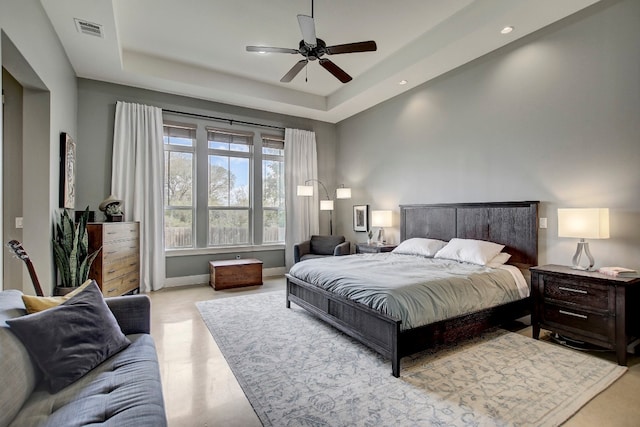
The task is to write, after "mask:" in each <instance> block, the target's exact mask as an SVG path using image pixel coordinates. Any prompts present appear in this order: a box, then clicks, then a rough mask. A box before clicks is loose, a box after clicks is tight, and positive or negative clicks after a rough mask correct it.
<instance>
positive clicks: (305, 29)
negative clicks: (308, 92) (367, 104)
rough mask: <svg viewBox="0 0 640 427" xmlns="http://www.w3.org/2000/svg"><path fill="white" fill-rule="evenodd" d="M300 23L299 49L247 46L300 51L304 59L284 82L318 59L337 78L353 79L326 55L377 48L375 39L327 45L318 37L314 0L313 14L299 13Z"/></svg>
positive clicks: (249, 48) (258, 49) (261, 50)
mask: <svg viewBox="0 0 640 427" xmlns="http://www.w3.org/2000/svg"><path fill="white" fill-rule="evenodd" d="M298 24H299V25H300V31H301V32H302V40H300V43H299V44H298V49H288V48H283V47H267V46H247V51H248V52H258V53H267V52H274V53H293V54H296V53H299V54H300V55H302V56H304V59H301V60H300V61H298V62H297V63H296V64H295V65H294V66H293V67H292V68H291V69H290V70H289V71H288V72H287V74H285V75H284V76H283V77H282V78H281V79H280V81H281V82H282V83H289V82H290V81H291V80H293V78H294V77H295V76H297V75H298V73H299V72H300V71H301V70H302V69H303V68H304V67H305V66H306V65H307V64H308V63H309V61H315V60H316V59H317V60H318V62H319V63H320V65H321V66H322V67H323V68H324V69H325V70H327V71H328V72H330V73H331V74H333V75H334V76H335V78H337V79H338V80H340V81H341V82H342V83H347V82H349V81H351V76H350V75H349V74H347V73H346V71H344V70H343V69H342V68H340V67H338V66H337V65H336V64H335V63H333V62H332V61H331V60H329V59H327V58H323V56H324V55H337V54H341V53H355V52H373V51H375V50H376V49H377V46H376V42H374V41H373V40H369V41H364V42H357V43H347V44H339V45H335V46H327V45H326V43H325V42H324V40H322V39H319V38H316V25H315V23H314V21H313V0H311V16H308V15H298Z"/></svg>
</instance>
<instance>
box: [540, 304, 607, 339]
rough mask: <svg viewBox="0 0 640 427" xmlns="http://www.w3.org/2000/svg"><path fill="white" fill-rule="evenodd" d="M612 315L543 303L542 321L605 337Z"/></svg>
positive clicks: (550, 324)
mask: <svg viewBox="0 0 640 427" xmlns="http://www.w3.org/2000/svg"><path fill="white" fill-rule="evenodd" d="M613 319H614V318H612V317H610V316H606V315H602V314H594V313H589V312H588V311H584V310H580V309H576V308H566V307H561V306H558V305H554V304H545V306H544V312H543V323H545V324H547V325H549V326H553V325H554V324H555V325H561V326H562V327H563V328H564V329H570V330H571V329H573V330H574V332H589V333H592V334H596V335H600V336H601V337H602V338H603V339H606V337H608V334H609V332H608V331H609V330H611V325H610V322H613Z"/></svg>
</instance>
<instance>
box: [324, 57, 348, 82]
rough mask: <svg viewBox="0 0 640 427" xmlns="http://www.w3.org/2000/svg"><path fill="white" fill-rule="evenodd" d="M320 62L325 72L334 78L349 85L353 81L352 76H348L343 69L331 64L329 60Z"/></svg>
mask: <svg viewBox="0 0 640 427" xmlns="http://www.w3.org/2000/svg"><path fill="white" fill-rule="evenodd" d="M318 62H320V65H322V67H323V68H324V69H325V70H327V71H328V72H330V73H331V74H333V75H334V77H335V78H336V79H338V80H340V81H341V82H342V83H348V82H350V81H351V76H350V75H349V74H347V73H346V72H345V71H344V70H343V69H342V68H340V67H338V66H337V65H336V64H334V63H333V62H331V61H330V60H329V59H327V58H322V59H319V60H318Z"/></svg>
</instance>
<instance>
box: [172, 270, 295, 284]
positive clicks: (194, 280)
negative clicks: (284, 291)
mask: <svg viewBox="0 0 640 427" xmlns="http://www.w3.org/2000/svg"><path fill="white" fill-rule="evenodd" d="M285 272H286V269H285V267H275V268H264V269H262V277H276V276H284V273H285ZM202 283H209V275H208V274H196V275H193V276H181V277H167V278H166V279H164V287H165V288H173V287H176V286H188V285H200V284H202Z"/></svg>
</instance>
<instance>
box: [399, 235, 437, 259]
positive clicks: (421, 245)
mask: <svg viewBox="0 0 640 427" xmlns="http://www.w3.org/2000/svg"><path fill="white" fill-rule="evenodd" d="M446 244H447V242H443V241H442V240H436V239H423V238H421V237H414V238H412V239H407V240H405V241H404V242H402V243H400V244H399V245H398V246H397V247H396V248H395V249H394V250H392V251H391V252H393V253H395V254H403V255H420V256H424V257H433V256H434V255H435V254H436V252H438V251H439V250H440V249H442V248H443V247H444V246H445V245H446Z"/></svg>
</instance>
